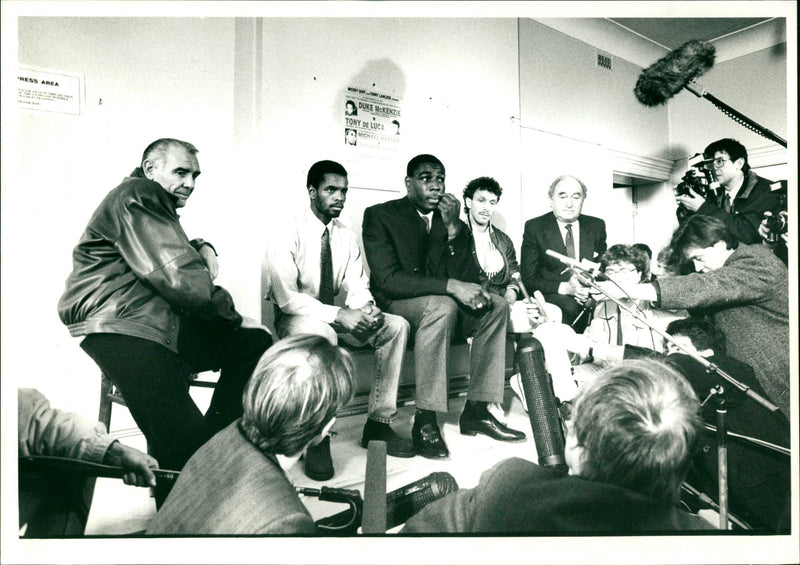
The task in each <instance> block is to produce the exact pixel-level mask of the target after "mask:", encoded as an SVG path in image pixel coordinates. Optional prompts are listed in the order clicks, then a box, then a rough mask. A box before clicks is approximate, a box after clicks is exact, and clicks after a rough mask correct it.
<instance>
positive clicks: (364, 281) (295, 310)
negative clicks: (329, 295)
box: [268, 208, 374, 324]
mask: <svg viewBox="0 0 800 565" xmlns="http://www.w3.org/2000/svg"><path fill="white" fill-rule="evenodd" d="M325 229H328V230H330V244H331V258H332V260H333V291H334V295H338V294H339V292H341V291H344V292H345V293H346V299H345V304H346V305H347V306H348V307H349V308H361V307H362V306H364V305H365V304H366V303H367V302H370V301H373V300H374V299H373V297H372V294H371V293H370V291H369V276H368V275H367V273H366V272H365V270H364V263H363V260H362V257H361V248H360V247H359V243H358V237H357V236H356V234H355V233H354V232H353V231H352V230H350V229H349V228H347V227H346V226H345V225H344V224H342V223H341V222H340V221H339V220H337V219H336V218H334V219H332V220H331V221H330V223H329V224H328V225H327V226H325V224H323V223H322V222H321V221H320V220H319V218H317V217H316V216H315V215H314V213H313V212H312V211H311V209H310V208H309V209H306V211H305V212H304V213H303V214H302V215H301V216H299V217H297V218H296V219H295V222H294V224H293V226H292V227H291V228H290V229H288V230H287V231H286V232H284V233H283V234H281V236H280V237H279V238H276V241H275V243H274V244H273V245H271V246H270V248H271V249H270V253H269V257H268V262H269V269H270V277H271V282H272V290H271V295H272V299H273V300H274V302H275V303H276V304H277V305H278V307H279V308H280V309H281V311H282V312H283V313H284V314H287V315H292V316H313V317H316V318H318V319H320V320H322V321H323V322H326V323H328V324H330V323H333V321H334V320H335V319H336V315H337V314H338V313H339V307H338V306H330V305H327V304H323V303H322V302H320V301H319V300H318V297H319V282H320V251H321V243H320V240H321V238H322V233H323V231H324V230H325Z"/></svg>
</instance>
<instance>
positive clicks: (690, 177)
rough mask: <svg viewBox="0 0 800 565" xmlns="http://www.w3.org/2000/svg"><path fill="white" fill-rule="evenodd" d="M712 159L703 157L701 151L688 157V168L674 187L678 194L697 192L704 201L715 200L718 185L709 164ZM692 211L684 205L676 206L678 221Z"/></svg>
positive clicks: (718, 188)
mask: <svg viewBox="0 0 800 565" xmlns="http://www.w3.org/2000/svg"><path fill="white" fill-rule="evenodd" d="M713 161H714V160H713V159H704V157H703V154H702V153H696V154H694V155H693V156H692V157H690V158H689V170H687V171H686V173H685V174H684V175H683V178H682V179H681V182H679V183H678V185H677V186H676V187H675V193H676V194H677V195H678V196H681V195H684V196H688V195H689V194H691V192H690V191H694V192H695V193H697V194H699V195H700V196H701V197H702V198H703V199H705V200H706V202H716V200H717V198H718V196H719V190H720V185H719V181H718V180H717V175H716V173H715V172H714V167H713V166H711V165H712V163H713ZM692 213H693V212H692V211H691V210H688V209H686V207H684V206H682V205H679V206H678V221H679V222H682V221H683V220H684V219H686V218H688V217H689V216H691V215H692Z"/></svg>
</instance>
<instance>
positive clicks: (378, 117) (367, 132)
mask: <svg viewBox="0 0 800 565" xmlns="http://www.w3.org/2000/svg"><path fill="white" fill-rule="evenodd" d="M400 106H401V101H400V99H398V98H396V97H394V96H392V95H390V94H384V93H380V92H373V91H371V90H368V89H364V88H359V87H357V86H349V87H347V90H346V91H345V93H344V108H343V110H344V131H343V133H344V144H345V145H346V146H347V147H351V148H354V149H355V148H358V150H357V151H354V152H357V153H358V154H359V155H360V156H369V157H376V156H380V155H384V156H391V155H396V154H397V153H398V151H399V149H400V139H401V138H400V124H401V123H402V113H401V109H400Z"/></svg>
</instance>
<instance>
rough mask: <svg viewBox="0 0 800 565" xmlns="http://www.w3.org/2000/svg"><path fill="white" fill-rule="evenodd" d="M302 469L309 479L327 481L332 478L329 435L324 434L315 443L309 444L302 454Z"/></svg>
mask: <svg viewBox="0 0 800 565" xmlns="http://www.w3.org/2000/svg"><path fill="white" fill-rule="evenodd" d="M303 463H304V470H305V472H306V476H307V477H308V478H309V479H313V480H315V481H327V480H330V479H332V478H333V460H332V459H331V436H325V439H323V440H322V441H321V442H320V443H318V444H317V445H309V446H308V449H306V453H305V455H303Z"/></svg>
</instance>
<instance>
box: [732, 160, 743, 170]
mask: <svg viewBox="0 0 800 565" xmlns="http://www.w3.org/2000/svg"><path fill="white" fill-rule="evenodd" d="M733 164H734V165H736V168H737V169H739V170H740V171H741V170H742V167H744V157H739V158H738V159H736V160H735V161H734V162H733Z"/></svg>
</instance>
